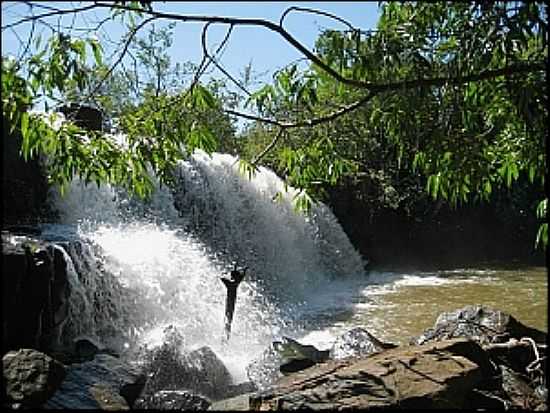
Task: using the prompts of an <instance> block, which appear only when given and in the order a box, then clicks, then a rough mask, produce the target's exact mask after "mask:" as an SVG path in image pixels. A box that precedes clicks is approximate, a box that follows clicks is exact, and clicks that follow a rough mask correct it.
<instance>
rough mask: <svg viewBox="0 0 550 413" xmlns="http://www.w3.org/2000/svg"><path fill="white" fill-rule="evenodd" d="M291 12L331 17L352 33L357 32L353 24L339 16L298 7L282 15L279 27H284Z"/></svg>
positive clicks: (289, 9)
mask: <svg viewBox="0 0 550 413" xmlns="http://www.w3.org/2000/svg"><path fill="white" fill-rule="evenodd" d="M291 11H301V12H306V13H312V14H318V15H320V16H325V17H330V18H331V19H334V20H336V21H339V22H340V23H343V24H344V25H346V26H347V27H348V28H349V29H350V30H351V31H356V30H357V29H356V28H355V27H353V25H352V24H351V23H349V22H348V21H346V20H344V19H342V18H341V17H338V16H336V15H334V14H332V13H328V12H326V11H322V10H316V9H310V8H308V7H298V6H292V7H289V8H288V9H286V10H285V11H284V13H283V14H282V15H281V18H280V19H279V26H281V27H283V22H284V19H285V18H286V16H287V15H288V14H289V13H290V12H291Z"/></svg>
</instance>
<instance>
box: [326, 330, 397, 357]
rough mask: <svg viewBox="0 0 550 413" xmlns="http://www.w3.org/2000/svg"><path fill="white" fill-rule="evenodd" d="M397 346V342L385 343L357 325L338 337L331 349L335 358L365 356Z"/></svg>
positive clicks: (331, 354) (331, 355)
mask: <svg viewBox="0 0 550 413" xmlns="http://www.w3.org/2000/svg"><path fill="white" fill-rule="evenodd" d="M395 347H397V344H392V343H384V342H382V341H380V340H378V339H377V338H376V337H374V336H373V335H372V334H371V333H369V332H368V331H367V330H365V329H363V328H361V327H356V328H354V329H352V330H349V331H347V332H346V333H344V334H343V335H341V336H340V337H338V338H337V339H336V341H335V342H334V344H333V345H332V347H331V349H330V357H331V358H332V359H335V360H339V359H343V358H347V357H364V356H367V355H369V354H372V353H378V352H380V351H384V350H388V349H390V348H395Z"/></svg>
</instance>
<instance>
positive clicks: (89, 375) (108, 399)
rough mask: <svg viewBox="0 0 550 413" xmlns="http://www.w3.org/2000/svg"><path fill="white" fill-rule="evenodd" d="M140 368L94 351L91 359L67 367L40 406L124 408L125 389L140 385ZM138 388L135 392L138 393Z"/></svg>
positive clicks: (126, 401) (127, 404)
mask: <svg viewBox="0 0 550 413" xmlns="http://www.w3.org/2000/svg"><path fill="white" fill-rule="evenodd" d="M144 383H145V379H144V375H143V372H142V371H141V369H139V368H137V367H134V366H132V365H130V364H127V363H125V362H123V361H122V360H120V359H118V358H116V357H113V356H111V355H108V354H98V355H96V356H95V357H94V359H93V360H92V361H87V362H84V363H75V364H72V365H71V366H69V367H68V368H67V376H66V377H65V380H64V381H63V383H62V384H61V387H60V388H59V389H58V390H57V391H56V392H55V394H54V395H53V397H52V398H51V399H49V400H48V402H47V403H46V404H45V405H44V407H45V408H53V409H103V410H118V409H127V408H128V407H129V406H130V405H131V404H132V403H133V401H134V400H127V399H125V398H124V396H125V395H126V396H127V395H128V393H129V392H128V388H129V387H130V388H131V387H132V386H137V387H140V389H139V390H141V388H142V387H143V385H144ZM139 390H138V391H137V392H136V391H134V394H135V393H139Z"/></svg>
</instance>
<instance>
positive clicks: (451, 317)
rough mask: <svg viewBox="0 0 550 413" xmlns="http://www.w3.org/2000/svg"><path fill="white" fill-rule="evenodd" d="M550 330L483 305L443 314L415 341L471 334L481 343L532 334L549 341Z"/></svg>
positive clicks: (541, 341)
mask: <svg viewBox="0 0 550 413" xmlns="http://www.w3.org/2000/svg"><path fill="white" fill-rule="evenodd" d="M546 336H547V333H545V332H543V331H540V330H537V329H535V328H531V327H528V326H526V325H524V324H522V323H520V322H519V321H518V320H516V319H515V318H514V317H513V316H511V315H510V314H507V313H505V312H502V311H499V310H494V309H492V308H489V307H486V306H481V305H470V306H466V307H464V308H461V309H458V310H455V311H451V312H447V313H442V314H441V315H440V316H439V317H438V318H437V320H436V322H435V325H434V326H433V327H432V328H429V329H428V330H426V331H425V332H424V333H422V334H421V335H420V336H419V337H417V338H415V339H413V340H412V341H411V343H412V344H424V343H426V342H428V341H434V340H445V339H450V338H457V337H467V338H470V339H472V340H475V341H477V342H478V343H480V344H489V343H502V342H505V341H508V340H509V339H510V338H516V339H521V338H523V337H530V338H532V339H533V340H534V341H535V342H538V343H545V342H546Z"/></svg>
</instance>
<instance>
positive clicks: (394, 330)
mask: <svg viewBox="0 0 550 413" xmlns="http://www.w3.org/2000/svg"><path fill="white" fill-rule="evenodd" d="M547 274H548V273H547V269H546V268H545V267H527V268H496V267H495V268H476V269H472V268H462V269H456V270H448V271H439V272H404V273H399V272H384V273H376V272H374V273H371V274H369V276H368V277H367V278H366V279H365V280H357V279H356V280H355V281H349V282H348V283H347V285H346V283H340V284H338V283H335V284H334V285H333V286H332V288H327V291H326V292H325V293H324V294H321V295H320V296H319V301H322V300H323V299H324V300H326V302H325V304H324V305H325V307H326V310H327V311H326V312H325V313H323V312H322V309H321V307H319V308H318V310H319V311H317V312H315V311H313V312H312V314H311V315H310V317H311V320H312V324H314V323H318V324H319V325H321V327H320V328H315V329H313V331H310V332H308V333H306V334H305V335H304V337H302V339H303V340H304V341H306V342H308V343H311V344H313V343H315V344H317V345H318V346H320V347H325V348H326V347H329V345H330V343H331V341H332V340H334V338H335V337H337V336H338V335H340V334H342V333H344V332H345V331H347V330H349V329H351V328H354V327H363V328H366V329H367V330H369V331H370V332H371V333H373V334H374V335H375V336H377V337H378V338H380V339H382V340H387V341H392V342H395V343H401V344H404V343H407V342H408V341H409V339H410V338H411V337H414V336H418V335H419V334H421V333H422V332H423V331H424V330H425V329H427V328H429V327H432V326H433V324H434V323H435V320H436V319H437V317H438V315H439V314H441V313H442V312H446V311H454V310H456V309H459V308H462V307H464V306H466V305H476V304H482V305H485V306H488V307H492V308H494V309H498V310H501V311H504V312H507V313H509V314H511V315H513V316H514V317H515V318H516V319H517V320H519V321H520V322H522V323H523V324H526V325H528V326H531V327H535V328H537V329H540V330H543V331H548V327H547V326H548V316H547V313H548V277H547ZM353 289H355V291H353ZM331 290H332V291H331ZM323 295H324V297H323ZM345 299H347V300H349V301H350V302H349V303H347V304H349V305H346V303H345V302H344V300H345ZM339 304H340V305H339ZM309 305H310V306H311V305H312V303H309ZM331 311H332V314H330V312H331Z"/></svg>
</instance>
